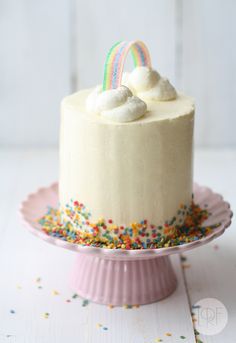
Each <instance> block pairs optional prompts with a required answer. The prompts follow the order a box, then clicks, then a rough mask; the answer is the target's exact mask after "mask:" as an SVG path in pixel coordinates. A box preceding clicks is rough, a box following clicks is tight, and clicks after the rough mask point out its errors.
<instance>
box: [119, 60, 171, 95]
mask: <svg viewBox="0 0 236 343" xmlns="http://www.w3.org/2000/svg"><path fill="white" fill-rule="evenodd" d="M122 83H123V84H124V85H126V86H127V87H129V88H130V89H131V91H132V92H133V94H135V95H136V96H138V97H139V98H141V99H142V100H144V101H148V100H157V101H168V100H174V99H176V97H177V93H176V90H175V88H174V87H173V86H172V85H171V83H170V82H169V80H168V79H166V78H164V77H161V76H160V74H159V73H158V72H157V71H156V70H154V69H152V68H150V67H137V68H135V69H134V70H133V71H132V72H131V73H124V76H123V80H122Z"/></svg>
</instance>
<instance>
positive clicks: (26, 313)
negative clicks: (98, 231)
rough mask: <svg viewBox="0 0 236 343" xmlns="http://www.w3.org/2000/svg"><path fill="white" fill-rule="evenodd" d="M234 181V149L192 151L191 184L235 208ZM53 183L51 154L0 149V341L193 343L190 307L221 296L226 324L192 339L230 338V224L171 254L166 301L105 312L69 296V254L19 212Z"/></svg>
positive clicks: (233, 233) (235, 269) (233, 234)
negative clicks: (208, 239)
mask: <svg viewBox="0 0 236 343" xmlns="http://www.w3.org/2000/svg"><path fill="white" fill-rule="evenodd" d="M235 176H236V150H235V151H233V150H218V151H215V150H198V151H196V154H195V180H196V181H197V182H198V183H200V184H203V185H207V186H210V187H212V188H213V189H214V190H215V191H217V192H220V193H222V194H223V195H224V197H225V199H226V200H228V201H229V202H230V203H231V205H232V209H233V210H234V209H235V208H236V196H235V191H236V177H235ZM57 178H58V152H57V151H56V150H46V149H45V150H39V149H38V150H32V149H31V150H27V149H24V150H23V149H22V150H1V151H0V190H1V197H0V219H1V225H0V234H1V235H0V269H1V276H0V342H1V343H2V342H9V343H12V342H17V343H35V342H37V343H43V342H45V343H49V342H50V343H60V342H63V343H64V342H79V343H80V342H81V343H87V342H89V343H90V342H91V343H94V342H105V343H106V342H109V343H115V342H117V343H118V342H119V343H124V342H125V343H126V342H127V343H155V342H157V338H161V339H162V340H163V342H167V343H174V342H187V343H193V342H195V336H194V330H193V324H192V320H191V305H192V304H194V303H195V302H196V301H197V300H199V299H202V298H206V297H215V298H217V299H219V300H220V301H221V302H222V303H223V304H224V305H225V306H226V308H227V310H228V314H229V320H228V324H227V326H226V328H225V329H224V330H223V331H222V332H221V333H220V334H218V335H215V336H202V335H200V336H198V338H199V339H200V340H201V341H203V342H204V343H205V342H208V343H222V342H226V343H234V342H235V341H236V333H235V327H236V296H235V289H236V230H235V229H236V227H235V224H234V222H233V224H232V225H231V227H230V228H229V229H228V230H227V231H226V232H225V234H224V235H223V236H221V237H220V238H218V239H217V240H215V241H213V242H212V243H210V244H208V245H206V246H203V247H200V248H198V249H194V250H192V251H190V252H188V253H186V254H185V257H187V260H186V261H185V262H183V261H182V262H181V260H180V256H179V255H175V256H172V261H173V264H174V268H175V271H176V274H177V277H178V288H177V290H176V291H175V292H174V293H173V294H172V295H171V296H170V297H169V298H167V299H165V300H162V301H160V302H159V303H155V304H151V305H145V306H141V307H139V308H132V309H126V308H122V307H121V308H113V309H110V308H108V307H106V306H102V305H97V304H92V303H91V302H90V303H88V304H87V305H86V306H83V299H81V298H79V297H78V298H76V299H73V298H72V296H73V294H74V292H73V290H71V289H70V288H69V285H68V274H69V271H70V268H71V265H72V263H73V260H74V257H75V255H74V253H73V252H70V251H67V250H64V249H60V248H58V247H54V246H52V245H49V244H47V243H45V242H44V241H41V240H40V239H38V238H36V237H34V236H33V235H31V234H30V233H29V232H27V230H26V229H24V228H23V227H22V225H21V223H20V220H19V216H18V213H17V210H18V207H19V204H20V202H21V201H22V200H23V199H24V198H25V197H26V196H27V194H28V193H29V192H32V191H35V190H36V189H37V188H38V187H39V186H45V185H49V184H50V183H52V182H53V181H55V180H57ZM186 267H187V268H186ZM37 278H40V281H39V280H38V281H37ZM53 291H57V292H58V293H59V294H58V295H55V294H53ZM68 299H69V300H70V302H67V301H66V300H68ZM11 312H14V313H11ZM46 312H47V313H49V317H48V318H45V317H44V314H45V313H46ZM98 324H101V326H99V325H98ZM104 327H105V328H107V330H106V329H104ZM166 333H170V334H171V336H166ZM180 336H185V337H186V338H185V339H183V338H180Z"/></svg>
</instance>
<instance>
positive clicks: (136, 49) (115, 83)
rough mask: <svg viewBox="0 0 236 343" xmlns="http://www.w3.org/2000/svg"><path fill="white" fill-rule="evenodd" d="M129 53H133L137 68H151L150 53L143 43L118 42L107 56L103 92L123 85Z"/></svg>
mask: <svg viewBox="0 0 236 343" xmlns="http://www.w3.org/2000/svg"><path fill="white" fill-rule="evenodd" d="M129 51H131V54H132V57H133V61H134V65H135V67H140V66H148V67H151V59H150V55H149V51H148V49H147V47H146V45H145V44H144V43H143V42H141V41H132V42H126V41H120V42H117V43H115V44H114V45H113V46H112V47H111V49H110V50H109V52H108V54H107V58H106V62H105V66H104V78H103V91H105V90H108V89H114V88H117V87H119V86H120V85H121V81H122V74H123V69H124V64H125V60H126V57H127V55H128V53H129Z"/></svg>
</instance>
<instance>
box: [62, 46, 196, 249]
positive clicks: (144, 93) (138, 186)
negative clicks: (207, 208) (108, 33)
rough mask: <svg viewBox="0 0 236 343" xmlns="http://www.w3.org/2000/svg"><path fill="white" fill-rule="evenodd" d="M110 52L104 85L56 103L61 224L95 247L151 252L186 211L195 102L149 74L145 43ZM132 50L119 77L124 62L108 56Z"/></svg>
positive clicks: (153, 72) (179, 223)
mask: <svg viewBox="0 0 236 343" xmlns="http://www.w3.org/2000/svg"><path fill="white" fill-rule="evenodd" d="M122 44H123V45H122ZM122 47H123V50H119V49H122ZM112 49H113V50H112ZM112 49H111V50H110V52H109V54H110V55H109V54H108V61H107V62H106V66H105V68H107V70H105V77H104V83H103V87H102V86H98V87H95V88H93V89H88V90H82V91H79V92H77V93H75V94H73V95H70V96H68V97H66V98H65V99H63V101H62V107H61V135H60V182H59V193H60V208H61V213H62V218H63V221H64V222H68V223H70V225H71V226H72V227H73V229H74V230H75V231H77V232H79V233H80V235H81V237H84V238H86V240H87V241H86V242H90V243H91V244H93V245H96V244H98V245H99V244H100V243H101V242H102V243H103V244H104V245H105V246H107V247H110V248H113V247H116V248H127V249H130V248H146V247H152V245H153V244H157V243H158V242H159V241H160V240H161V239H163V237H165V236H166V235H171V234H173V232H175V230H176V228H178V227H179V226H181V225H182V224H183V222H184V220H185V218H186V216H187V215H188V211H189V209H190V207H191V202H192V183H193V180H192V178H193V166H192V163H193V156H192V152H193V128H194V103H193V100H192V99H191V98H189V97H187V96H185V95H182V94H178V93H177V92H176V91H175V89H174V87H173V86H172V85H171V84H170V83H169V81H168V80H167V79H164V78H162V77H161V76H160V75H159V74H158V73H157V72H156V71H155V70H153V69H152V67H151V66H150V58H149V55H148V52H147V50H145V49H146V48H145V46H144V44H143V43H141V42H131V43H127V42H121V43H118V44H116V45H115V46H113V47H112ZM132 49H133V51H132V52H133V55H134V56H135V53H136V54H137V55H138V53H139V52H140V50H142V51H143V53H142V54H141V55H138V56H139V58H140V60H141V62H140V63H136V64H137V66H136V67H135V69H134V70H133V71H132V72H131V73H129V74H127V73H126V74H124V75H123V76H122V71H123V64H124V60H125V57H126V56H124V58H123V60H122V61H121V62H120V61H119V63H120V65H118V66H117V65H116V64H115V62H114V61H113V60H112V62H113V64H112V63H111V61H109V58H110V59H112V58H115V57H114V56H116V58H118V57H119V55H117V51H118V53H119V51H122V52H123V51H124V50H125V51H126V54H127V53H128V51H129V50H132ZM135 49H136V50H135ZM114 50H115V51H114ZM112 52H113V55H114V56H113V57H111V55H112ZM120 55H122V54H121V53H120ZM117 56H118V57H117ZM145 58H146V59H145ZM109 62H110V64H109ZM122 63H123V64H122ZM109 68H110V69H109ZM112 68H113V69H112ZM109 72H110V74H109ZM117 74H118V77H117ZM122 77H123V78H122ZM116 78H118V79H116Z"/></svg>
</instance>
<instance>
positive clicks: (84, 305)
mask: <svg viewBox="0 0 236 343" xmlns="http://www.w3.org/2000/svg"><path fill="white" fill-rule="evenodd" d="M88 304H89V301H88V300H87V299H84V300H83V302H82V306H83V307H86V306H88Z"/></svg>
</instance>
